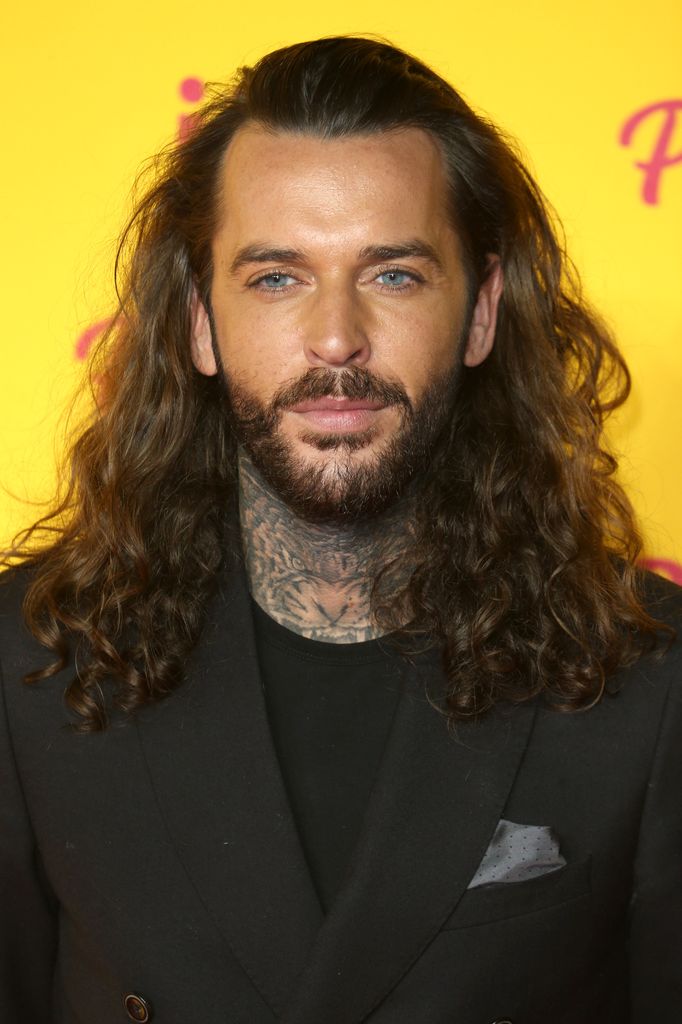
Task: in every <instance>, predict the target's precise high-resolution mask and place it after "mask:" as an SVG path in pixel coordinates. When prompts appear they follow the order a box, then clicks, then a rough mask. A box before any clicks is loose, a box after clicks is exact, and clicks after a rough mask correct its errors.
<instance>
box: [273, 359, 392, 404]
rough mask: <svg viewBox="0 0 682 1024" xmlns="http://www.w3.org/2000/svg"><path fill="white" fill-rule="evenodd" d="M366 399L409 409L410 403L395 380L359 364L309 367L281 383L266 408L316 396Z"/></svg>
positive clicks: (311, 399)
mask: <svg viewBox="0 0 682 1024" xmlns="http://www.w3.org/2000/svg"><path fill="white" fill-rule="evenodd" d="M327 397H330V398H349V399H363V398H364V399H368V400H369V401H376V402H381V404H382V405H398V406H402V408H403V409H404V410H405V411H406V412H407V413H410V412H411V411H412V404H411V402H410V399H409V398H408V396H407V392H406V391H405V389H404V388H403V387H402V386H401V385H400V384H397V383H395V382H391V381H386V380H382V379H381V378H380V377H376V376H375V375H374V374H373V373H370V371H369V370H366V369H365V368H364V367H363V366H353V367H347V368H346V369H344V370H331V369H329V368H328V367H311V368H310V369H309V370H306V372H305V373H304V374H303V376H302V377H299V379H298V380H296V381H293V382H292V383H290V384H284V385H283V386H282V387H281V388H280V389H279V390H278V391H277V392H276V393H275V395H274V397H273V399H272V401H271V403H270V409H271V410H272V412H273V413H275V414H277V413H279V412H283V411H284V410H285V409H289V408H291V407H292V406H294V405H298V404H299V402H305V401H314V400H315V399H318V398H327Z"/></svg>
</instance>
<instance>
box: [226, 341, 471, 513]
mask: <svg viewBox="0 0 682 1024" xmlns="http://www.w3.org/2000/svg"><path fill="white" fill-rule="evenodd" d="M216 348H217V346H216ZM220 372H221V374H222V377H223V381H224V384H225V387H226V390H227V396H228V403H227V406H228V408H227V415H228V417H229V420H230V425H231V428H232V430H233V433H234V435H235V436H236V438H237V440H238V442H239V444H240V445H241V447H242V449H243V451H244V452H245V454H246V455H247V456H248V458H249V459H250V460H251V462H252V464H253V466H254V467H255V469H256V470H257V471H258V472H259V473H260V474H261V476H262V477H263V479H264V480H265V481H266V483H267V484H269V486H270V487H271V488H272V490H273V491H274V493H275V494H276V495H277V497H278V498H279V499H280V500H281V501H282V502H284V504H286V505H287V506H288V507H289V509H290V510H291V511H292V512H293V513H294V515H296V516H297V517H298V518H300V519H303V520H306V521H308V522H313V523H328V524H336V525H339V526H342V525H346V524H347V525H350V524H353V523H357V522H361V521H364V520H368V519H372V518H375V517H377V516H380V515H381V514H382V513H384V512H386V511H387V510H389V509H390V508H391V507H392V506H393V505H395V504H396V503H397V502H398V501H400V499H402V498H403V497H405V496H406V494H407V493H408V492H410V491H415V490H418V485H419V481H420V479H422V478H423V477H424V476H426V475H427V474H428V470H429V464H430V462H431V459H432V457H433V455H434V452H435V449H436V447H437V445H438V440H439V438H440V436H441V434H442V433H443V430H444V428H445V427H446V425H447V424H448V423H449V422H450V418H451V413H452V409H453V404H454V401H455V397H456V392H457V387H458V384H459V379H460V363H459V360H457V362H456V364H455V365H454V366H453V368H452V370H451V372H450V373H449V374H447V375H444V376H443V377H442V378H441V379H439V380H438V381H434V382H433V383H432V384H431V385H430V387H429V388H428V389H427V390H426V392H425V393H424V394H423V395H422V396H421V398H420V400H419V401H418V402H417V403H415V404H413V403H412V402H411V401H410V399H409V397H408V395H407V393H406V391H405V389H404V388H403V387H402V385H401V384H399V383H396V382H389V381H385V380H382V379H381V378H379V377H377V376H376V375H374V374H372V373H370V372H369V371H368V370H366V369H365V368H364V367H358V366H355V367H351V368H346V369H343V370H331V369H329V368H322V367H313V368H311V369H309V370H307V371H306V372H305V373H304V374H303V376H302V377H300V378H299V379H298V380H295V381H293V382H289V383H287V384H285V385H283V386H282V387H281V388H280V389H279V390H278V391H277V392H276V394H275V395H274V397H273V398H272V400H271V401H270V402H268V403H267V404H265V403H263V402H261V401H260V400H259V399H257V398H256V397H255V396H254V395H253V394H251V393H250V392H249V391H248V389H246V388H245V387H244V386H243V385H242V384H241V383H240V382H239V381H237V380H235V379H232V378H231V377H230V376H229V374H228V373H226V372H225V371H224V370H223V369H222V367H221V368H220ZM327 396H333V397H344V398H348V399H356V400H357V399H368V400H375V401H378V402H381V403H382V405H384V406H387V407H394V408H395V409H396V410H397V411H398V413H399V424H398V427H397V429H396V430H395V432H394V434H393V435H392V436H390V437H388V438H387V439H386V440H384V441H383V442H382V443H381V444H379V445H376V450H375V451H373V452H372V453H371V454H370V455H368V456H365V457H358V454H357V453H359V452H360V450H361V449H363V448H367V447H369V446H370V445H372V443H373V442H374V441H375V439H376V435H377V431H376V430H375V429H374V428H369V429H367V430H365V431H360V432H353V433H346V434H344V433H342V432H337V431H334V432H333V433H322V432H320V431H312V430H311V431H307V432H305V433H302V434H300V435H299V439H300V441H302V442H303V443H304V444H307V445H309V446H310V447H311V448H314V449H317V450H318V451H324V452H328V453H329V458H328V459H327V460H325V461H324V462H320V461H319V460H316V461H313V460H307V459H306V458H305V456H304V455H302V454H300V453H299V452H297V451H296V449H295V447H294V444H293V443H292V441H291V440H289V439H288V438H287V437H286V436H284V435H282V433H281V430H280V422H281V417H282V414H283V412H284V411H285V410H286V409H288V408H291V407H293V406H295V405H297V404H298V403H300V402H303V401H307V400H315V399H320V398H324V397H327Z"/></svg>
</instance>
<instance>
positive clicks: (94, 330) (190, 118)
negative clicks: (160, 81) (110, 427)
mask: <svg viewBox="0 0 682 1024" xmlns="http://www.w3.org/2000/svg"><path fill="white" fill-rule="evenodd" d="M178 92H179V93H180V96H181V98H182V99H183V100H185V102H186V103H199V101H200V100H201V99H203V96H204V83H203V81H202V80H201V79H200V78H194V77H190V78H183V79H182V81H181V82H180V84H179V85H178ZM193 123H194V115H193V114H192V113H189V114H188V113H183V114H180V115H179V116H178V139H179V140H180V141H181V142H184V140H185V139H186V138H187V137H188V136H189V135H190V133H191V131H192V126H193ZM111 322H112V321H111V318H109V319H107V320H99V321H98V322H97V323H95V324H90V326H89V327H86V329H85V330H84V331H83V333H82V334H79V335H78V338H77V339H76V344H75V345H74V356H75V357H76V359H78V360H83V359H87V356H88V352H89V351H90V349H91V348H92V345H93V344H94V342H95V341H96V340H97V338H99V336H100V334H103V333H104V331H105V330H106V329H107V327H108V326H109V325H110V324H111Z"/></svg>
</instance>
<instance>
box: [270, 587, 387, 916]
mask: <svg viewBox="0 0 682 1024" xmlns="http://www.w3.org/2000/svg"><path fill="white" fill-rule="evenodd" d="M252 607H253V613H254V624H255V627H256V647H257V650H258V659H259V662H260V668H261V676H262V679H263V685H264V687H265V695H266V704H267V709H268V717H269V721H270V729H271V732H272V736H273V740H274V744H275V749H276V751H277V754H278V757H279V761H280V766H281V770H282V775H283V778H284V783H285V786H286V789H287V793H288V796H289V801H290V804H291V809H292V812H293V815H294V820H295V821H296V824H297V826H298V830H299V834H300V837H301V842H302V845H303V849H304V851H305V854H306V857H307V859H308V864H309V866H310V870H311V873H312V876H313V880H314V882H315V884H316V886H317V890H318V894H319V897H320V901H321V903H322V906H323V908H324V910H325V911H326V910H327V909H328V908H329V906H330V905H331V902H332V900H333V898H334V896H335V894H336V892H337V891H338V889H339V887H340V885H341V882H342V880H343V877H344V874H345V872H346V868H347V866H348V861H349V858H350V856H351V854H352V852H353V848H354V846H355V843H356V841H357V839H358V836H359V833H360V830H361V826H362V819H363V816H364V813H365V808H366V806H367V801H368V798H369V794H370V791H371V789H372V785H373V783H374V779H375V776H376V773H377V769H378V766H379V762H380V760H381V756H382V754H383V750H384V746H385V744H386V739H387V737H388V733H389V731H390V727H391V722H392V719H393V714H394V712H395V709H396V706H397V701H398V696H399V694H400V690H401V687H402V671H401V670H402V665H403V662H402V659H401V658H400V656H399V655H398V654H397V653H396V652H395V651H394V650H392V649H391V646H390V643H389V642H387V640H386V639H380V640H368V641H365V642H363V643H356V644H332V643H325V642H322V641H319V640H309V639H308V638H307V637H303V636H299V635H298V634H297V633H292V632H291V631H290V630H288V629H286V628H285V627H284V626H281V625H280V624H279V623H277V622H275V621H274V620H273V619H271V618H270V616H268V615H267V614H266V613H265V612H264V611H263V610H262V609H261V608H260V607H259V606H258V605H257V604H256V602H255V601H252Z"/></svg>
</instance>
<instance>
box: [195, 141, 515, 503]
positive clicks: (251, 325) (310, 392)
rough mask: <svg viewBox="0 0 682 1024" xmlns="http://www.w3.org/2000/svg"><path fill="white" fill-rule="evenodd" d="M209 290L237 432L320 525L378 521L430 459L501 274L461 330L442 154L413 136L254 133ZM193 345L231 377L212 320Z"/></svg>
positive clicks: (230, 190)
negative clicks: (213, 336) (461, 369)
mask: <svg viewBox="0 0 682 1024" xmlns="http://www.w3.org/2000/svg"><path fill="white" fill-rule="evenodd" d="M212 249H213V262H214V272H213V281H212V287H211V305H212V308H213V315H214V322H215V330H216V335H217V338H216V339H214V340H215V343H216V344H217V347H218V350H219V355H220V363H221V364H222V368H223V370H224V374H225V381H226V385H227V391H228V394H229V397H230V404H231V407H232V411H233V416H234V419H235V424H236V428H237V431H238V434H239V436H240V440H241V442H242V444H243V445H244V447H245V449H246V451H247V453H248V454H249V456H250V457H251V459H252V461H253V462H254V464H255V465H256V467H257V468H258V469H259V470H260V471H261V473H262V474H263V476H264V477H265V479H266V480H268V482H269V483H270V484H271V486H273V487H274V488H275V490H276V491H277V492H278V493H279V494H280V496H281V497H282V498H283V499H284V500H285V501H287V503H288V504H289V505H290V506H291V507H292V508H293V510H294V511H295V512H296V513H297V514H299V515H302V516H304V517H307V518H311V519H343V518H344V517H357V516H361V515H369V514H376V513H378V512H380V511H382V510H383V509H384V508H385V507H387V506H388V505H390V504H391V502H393V501H395V500H396V499H397V498H398V497H399V496H400V494H401V493H402V492H403V491H404V489H405V486H406V485H407V484H408V483H409V481H410V480H411V479H412V478H413V477H414V476H415V474H416V473H417V472H418V471H419V470H423V468H424V465H425V463H428V456H429V452H430V451H431V449H432V447H433V444H434V443H435V440H436V438H437V436H438V434H439V433H440V431H441V429H442V427H443V424H444V422H445V420H446V419H447V416H448V409H449V408H450V407H451V404H452V401H453V398H454V392H455V387H456V382H457V379H458V373H459V367H460V366H461V364H462V362H465V363H468V364H469V365H475V364H476V363H478V362H481V361H482V360H483V359H484V358H485V356H486V355H487V354H488V351H489V350H490V346H491V345H492V337H493V334H494V320H495V310H496V305H497V299H498V298H499V291H500V289H501V274H500V271H499V266H498V265H497V264H496V263H494V261H493V263H492V270H491V273H490V275H489V277H488V279H487V280H486V282H485V283H484V285H483V286H482V288H481V290H480V292H479V294H478V296H474V297H473V298H474V310H473V316H472V318H471V321H470V325H467V330H466V332H465V324H464V319H465V314H466V309H467V300H468V292H467V281H466V277H465V273H464V267H463V263H462V257H461V252H460V245H459V242H458V238H457V235H456V233H455V231H454V230H453V228H452V226H451V224H450V219H449V217H448V213H447V185H446V179H445V173H444V168H443V161H442V157H441V155H440V153H439V150H438V149H437V146H436V144H435V143H434V141H433V140H432V139H431V138H430V136H428V135H427V134H426V133H424V132H422V131H420V130H418V129H406V130H403V131H400V132H391V133H388V132H386V133H381V134H374V135H368V136H351V137H349V138H346V139H334V140H324V139H320V138H317V137H312V136H308V135H297V134H293V133H282V132H268V131H266V130H265V129H263V128H261V127H258V126H247V127H245V128H243V129H241V130H240V131H239V132H238V133H237V134H236V136H235V137H234V139H233V140H232V142H231V143H230V145H229V147H228V150H227V153H226V157H225V161H224V166H223V171H222V177H221V187H220V207H219V218H218V228H217V231H216V234H215V237H214V240H213V246H212ZM192 352H193V359H194V362H195V365H196V366H197V368H198V369H199V370H201V372H203V373H206V374H212V373H216V372H219V369H220V368H219V366H218V363H217V361H216V359H215V350H214V349H213V348H212V344H211V336H210V329H209V325H208V320H207V317H206V313H205V311H204V310H203V309H202V307H201V306H200V305H198V306H197V309H196V311H195V318H194V334H193V342H192Z"/></svg>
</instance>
